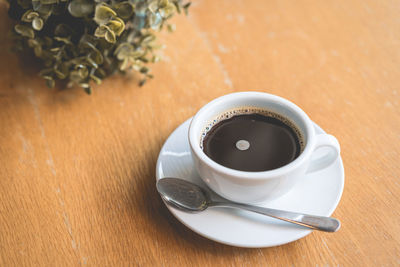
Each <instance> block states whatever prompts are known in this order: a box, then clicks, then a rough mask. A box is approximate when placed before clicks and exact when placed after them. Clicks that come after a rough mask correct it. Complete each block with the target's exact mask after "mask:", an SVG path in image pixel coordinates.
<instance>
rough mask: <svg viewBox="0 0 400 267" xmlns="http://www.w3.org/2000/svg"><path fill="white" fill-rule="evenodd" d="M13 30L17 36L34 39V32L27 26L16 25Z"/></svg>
mask: <svg viewBox="0 0 400 267" xmlns="http://www.w3.org/2000/svg"><path fill="white" fill-rule="evenodd" d="M14 29H15V31H16V32H17V33H18V34H20V35H22V36H24V37H28V38H34V37H35V32H34V31H33V29H32V28H31V27H29V26H26V25H21V24H17V25H15V27H14Z"/></svg>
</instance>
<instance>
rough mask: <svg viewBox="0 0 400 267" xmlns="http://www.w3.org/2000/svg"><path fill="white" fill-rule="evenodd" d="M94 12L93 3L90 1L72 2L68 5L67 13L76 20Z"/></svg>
mask: <svg viewBox="0 0 400 267" xmlns="http://www.w3.org/2000/svg"><path fill="white" fill-rule="evenodd" d="M93 10H94V3H93V1H91V0H72V1H71V2H70V3H69V5H68V11H69V13H70V14H71V15H72V16H74V17H77V18H83V17H86V16H88V15H90V14H91V13H93Z"/></svg>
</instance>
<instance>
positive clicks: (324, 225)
mask: <svg viewBox="0 0 400 267" xmlns="http://www.w3.org/2000/svg"><path fill="white" fill-rule="evenodd" d="M210 207H226V208H238V209H244V210H248V211H252V212H255V213H259V214H263V215H267V216H270V217H273V218H276V219H279V220H283V221H287V222H290V223H294V224H298V225H302V226H305V227H307V228H311V229H313V230H319V231H324V232H336V231H337V230H339V228H340V222H339V220H337V219H335V218H331V217H323V216H315V215H309V214H302V213H296V212H291V211H284V210H275V209H269V208H262V207H257V206H251V205H247V204H241V203H235V202H229V203H228V202H213V203H210Z"/></svg>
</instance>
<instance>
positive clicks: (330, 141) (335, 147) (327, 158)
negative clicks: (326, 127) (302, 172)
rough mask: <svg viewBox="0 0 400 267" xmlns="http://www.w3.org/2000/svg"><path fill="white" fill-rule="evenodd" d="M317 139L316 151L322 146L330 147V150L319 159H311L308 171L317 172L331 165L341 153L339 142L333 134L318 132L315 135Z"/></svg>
mask: <svg viewBox="0 0 400 267" xmlns="http://www.w3.org/2000/svg"><path fill="white" fill-rule="evenodd" d="M315 139H316V144H315V147H314V152H315V151H316V150H317V149H319V148H322V147H329V148H330V151H329V152H327V153H326V154H325V155H323V156H321V157H319V158H317V159H313V160H311V162H310V165H309V167H308V169H307V172H306V173H312V172H316V171H319V170H322V169H325V168H327V167H329V166H330V165H331V164H332V163H333V162H335V160H336V159H337V158H338V157H339V155H340V145H339V142H338V140H337V139H336V138H335V137H334V136H333V135H330V134H318V135H316V136H315Z"/></svg>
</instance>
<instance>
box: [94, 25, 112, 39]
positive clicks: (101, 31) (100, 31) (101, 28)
mask: <svg viewBox="0 0 400 267" xmlns="http://www.w3.org/2000/svg"><path fill="white" fill-rule="evenodd" d="M108 31H110V28H108V26H106V25H101V26H99V27H97V29H96V31H95V32H94V36H96V37H100V38H103V37H104V36H105V35H106V33H107V32H108Z"/></svg>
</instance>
